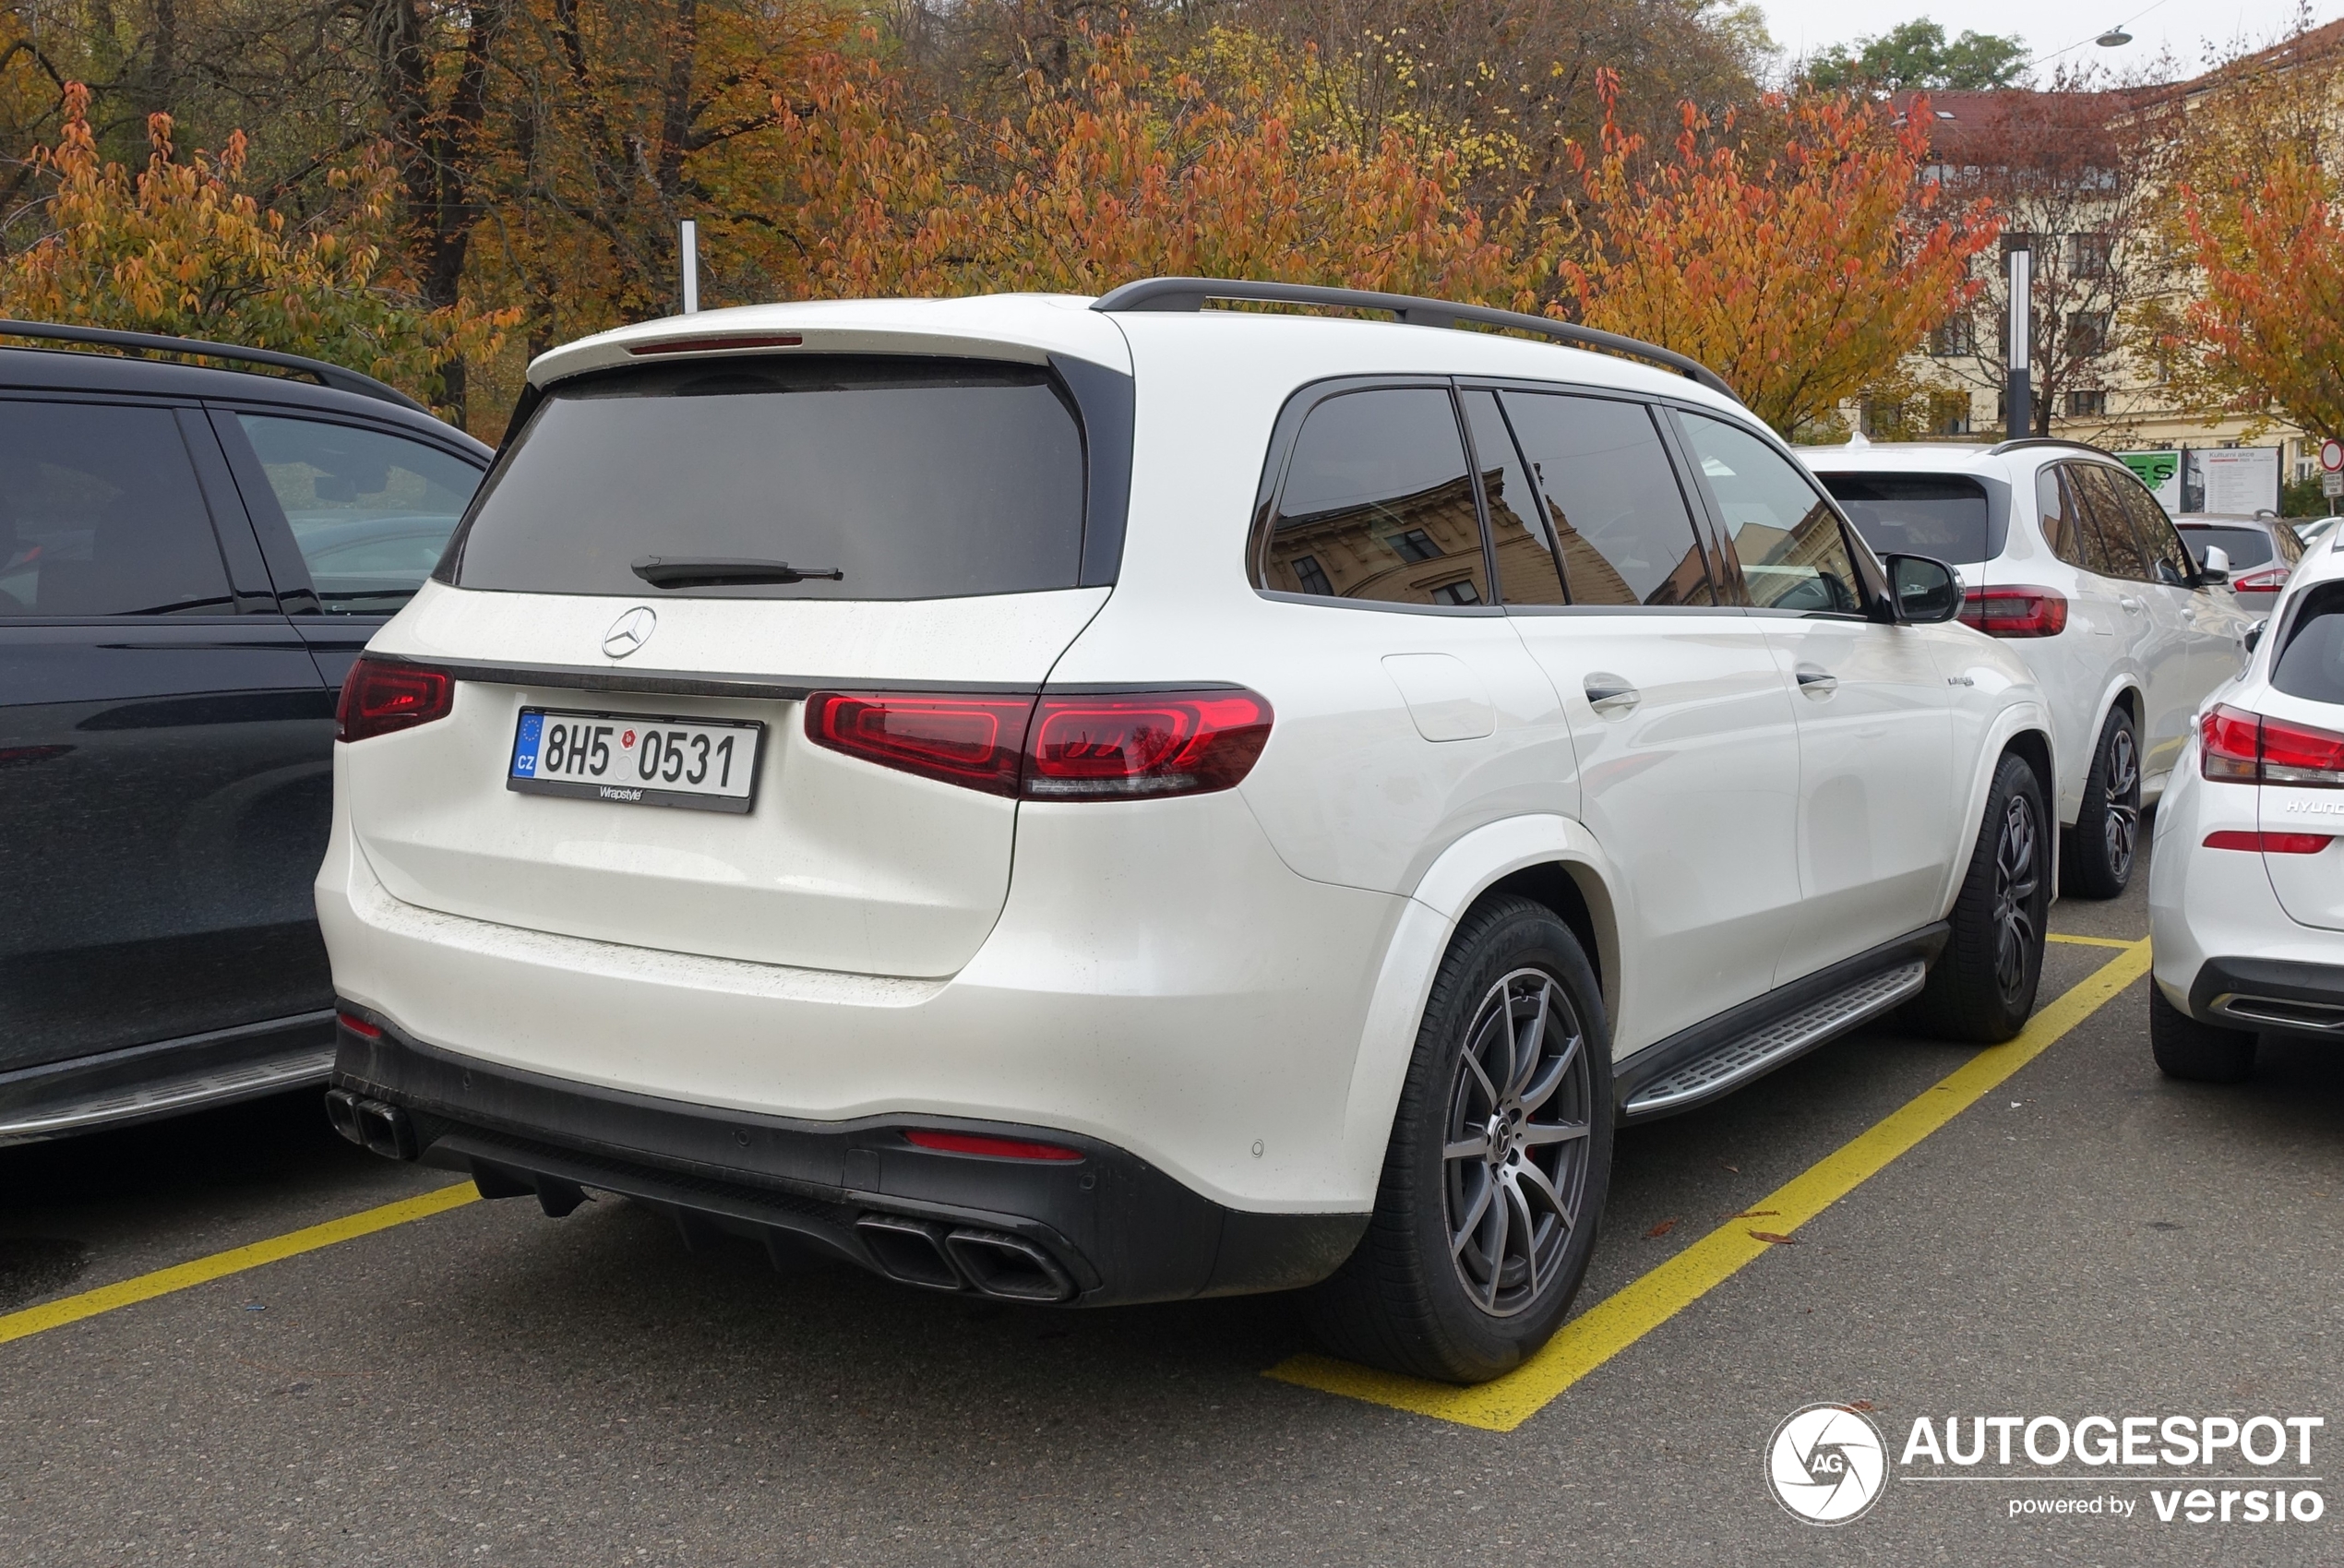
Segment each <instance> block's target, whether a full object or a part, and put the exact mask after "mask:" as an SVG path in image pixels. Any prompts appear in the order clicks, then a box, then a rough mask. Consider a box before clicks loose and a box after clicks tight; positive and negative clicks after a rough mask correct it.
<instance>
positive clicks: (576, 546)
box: [456, 355, 1083, 599]
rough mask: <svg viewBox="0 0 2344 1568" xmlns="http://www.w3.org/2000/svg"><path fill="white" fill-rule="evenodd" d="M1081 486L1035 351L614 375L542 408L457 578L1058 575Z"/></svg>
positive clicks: (708, 585)
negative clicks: (1021, 358) (1025, 359)
mask: <svg viewBox="0 0 2344 1568" xmlns="http://www.w3.org/2000/svg"><path fill="white" fill-rule="evenodd" d="M1082 486H1083V467H1082V429H1081V427H1080V425H1077V423H1076V420H1075V415H1074V413H1073V412H1072V410H1071V408H1070V406H1069V403H1068V401H1067V400H1066V399H1065V398H1063V397H1062V396H1061V395H1060V393H1059V392H1058V388H1057V385H1056V383H1055V382H1054V381H1053V380H1052V379H1051V377H1050V375H1049V373H1048V372H1047V371H1046V370H1044V369H1042V368H1041V367H1039V366H1036V365H1004V364H999V363H988V362H982V361H963V360H937V359H911V358H903V357H888V358H881V357H878V356H872V357H866V358H850V357H845V356H810V355H809V356H807V357H804V358H793V359H754V360H741V359H734V360H717V361H707V360H701V361H695V362H690V363H685V364H677V365H658V366H652V367H645V368H641V369H627V370H622V371H617V372H614V373H611V374H607V375H602V376H593V377H580V379H579V380H578V381H577V382H575V383H563V384H561V385H558V386H556V388H555V389H554V390H553V391H552V393H551V394H550V395H549V396H548V397H547V398H546V399H545V401H544V402H543V403H542V404H540V405H539V407H538V409H537V411H536V413H534V414H533V415H532V416H531V418H530V421H529V424H528V425H527V427H526V428H525V429H524V430H523V431H522V432H521V435H520V438H519V439H518V440H516V441H515V443H514V444H513V448H512V449H511V451H509V452H508V454H507V455H506V459H505V461H503V462H502V463H501V464H500V465H499V466H498V468H497V471H496V473H495V474H494V475H493V476H492V477H491V478H490V480H489V482H488V488H487V490H486V492H485V493H484V495H483V496H482V497H481V500H480V504H479V506H478V508H477V509H475V511H474V513H473V516H472V521H471V523H470V525H469V526H468V529H467V532H466V533H465V537H464V542H463V545H462V549H461V553H460V557H459V562H458V566H457V571H456V581H457V583H458V584H459V585H460V586H462V587H465V588H486V589H503V590H509V591H515V592H533V593H604V594H624V595H629V596H640V597H650V598H676V597H686V598H790V599H809V598H820V599H930V598H945V597H953V596H959V595H967V594H985V593H1017V592H1033V591H1035V590H1039V589H1050V588H1071V587H1073V586H1075V584H1076V582H1077V581H1079V579H1080V575H1081V569H1082ZM801 574H802V575H801ZM831 574H835V575H831Z"/></svg>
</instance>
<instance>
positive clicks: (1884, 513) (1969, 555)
mask: <svg viewBox="0 0 2344 1568" xmlns="http://www.w3.org/2000/svg"><path fill="white" fill-rule="evenodd" d="M1819 477H1821V478H1822V480H1823V482H1824V489H1826V490H1829V491H1830V492H1831V494H1832V497H1833V498H1834V499H1835V500H1836V501H1837V502H1838V503H1839V505H1840V509H1841V510H1843V511H1845V512H1846V513H1847V514H1848V521H1850V522H1852V523H1854V524H1855V525H1856V532H1857V533H1860V534H1862V535H1863V536H1864V543H1865V544H1867V545H1871V546H1872V548H1873V549H1875V550H1877V551H1879V552H1880V553H1881V554H1882V555H1884V556H1886V555H1896V556H1933V557H1936V558H1937V559H1938V560H1941V561H1945V562H1947V563H1949V564H1951V565H1954V566H1969V565H1974V564H1977V563H1979V562H1983V561H1991V560H1992V559H1993V558H1994V557H1996V556H1999V555H2001V554H2002V552H2003V541H2002V539H2001V538H2000V537H1999V536H1998V535H1999V532H2000V531H1998V530H1995V529H1994V528H1993V527H1992V526H1991V515H1990V514H1991V509H1990V508H1989V507H1988V506H1987V503H1986V487H1985V486H1984V485H1980V484H1979V483H1978V482H1977V481H1976V480H1974V479H1964V478H1962V477H1960V476H1959V475H1956V474H1946V473H1825V474H1822V475H1820V476H1819Z"/></svg>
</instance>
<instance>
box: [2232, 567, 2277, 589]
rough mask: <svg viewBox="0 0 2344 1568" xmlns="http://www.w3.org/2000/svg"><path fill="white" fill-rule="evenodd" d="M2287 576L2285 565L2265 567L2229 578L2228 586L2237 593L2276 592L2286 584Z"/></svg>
mask: <svg viewBox="0 0 2344 1568" xmlns="http://www.w3.org/2000/svg"><path fill="white" fill-rule="evenodd" d="M2287 578H2288V569H2287V568H2286V567H2266V568H2264V569H2262V570H2261V571H2250V572H2248V573H2247V574H2246V575H2245V576H2243V577H2233V578H2231V579H2230V588H2231V590H2232V591H2233V592H2239V593H2276V592H2278V591H2279V590H2280V589H2282V588H2284V587H2286V586H2287Z"/></svg>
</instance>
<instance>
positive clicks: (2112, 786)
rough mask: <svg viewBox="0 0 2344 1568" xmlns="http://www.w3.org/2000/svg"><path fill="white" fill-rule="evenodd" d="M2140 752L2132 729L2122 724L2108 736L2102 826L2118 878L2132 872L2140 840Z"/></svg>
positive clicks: (2103, 839)
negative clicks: (2105, 805) (2135, 850)
mask: <svg viewBox="0 0 2344 1568" xmlns="http://www.w3.org/2000/svg"><path fill="white" fill-rule="evenodd" d="M2140 787H2141V767H2140V754H2139V751H2138V749H2137V748H2136V747H2135V744H2134V741H2133V732H2132V731H2131V730H2129V729H2126V728H2124V727H2123V725H2122V724H2119V725H2118V726H2117V727H2116V729H2115V731H2114V733H2112V734H2111V735H2110V736H2109V737H2108V766H2107V769H2106V774H2105V777H2104V778H2103V779H2102V781H2101V796H2102V798H2103V799H2105V800H2106V802H2107V807H2106V809H2105V810H2104V811H2103V812H2102V814H2101V817H2100V829H2099V831H2100V842H2101V844H2102V846H2103V847H2104V848H2105V849H2106V851H2107V858H2108V869H2109V872H2110V874H2111V875H2112V876H2113V877H2114V878H2115V879H2116V880H2118V881H2119V882H2122V881H2123V880H2125V879H2126V878H2128V877H2130V876H2131V875H2132V871H2133V851H2134V848H2135V845H2136V844H2138V843H2139V841H2140V822H2141V811H2140Z"/></svg>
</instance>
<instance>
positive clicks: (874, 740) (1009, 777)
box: [806, 691, 1034, 795]
mask: <svg viewBox="0 0 2344 1568" xmlns="http://www.w3.org/2000/svg"><path fill="white" fill-rule="evenodd" d="M1033 716H1034V699H1033V698H1031V697H945V696H934V697H930V696H920V695H911V694H905V695H896V694H892V693H887V692H872V693H868V694H865V695H859V696H858V695H854V694H850V693H847V692H843V691H818V692H816V693H814V694H813V695H812V696H811V697H808V698H807V700H806V738H807V739H808V740H810V741H812V742H814V743H815V744H816V745H817V746H827V747H829V748H831V750H833V751H843V752H845V753H846V754H847V755H848V756H850V757H860V758H862V759H864V760H866V761H870V762H877V763H879V765H880V766H881V767H885V768H894V769H897V770H899V771H901V772H906V773H917V774H919V775H920V776H921V777H922V778H929V779H940V780H942V781H943V782H944V783H946V784H961V785H963V786H964V787H966V788H969V789H981V790H983V791H985V792H986V793H987V795H1015V794H1016V793H1017V776H1018V763H1019V760H1020V759H1021V758H1023V755H1024V752H1025V730H1026V721H1027V720H1029V719H1031V718H1032V717H1033Z"/></svg>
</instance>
